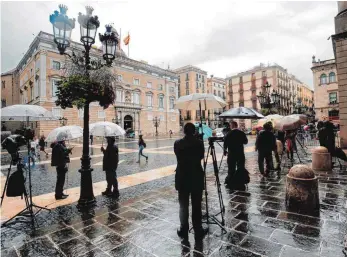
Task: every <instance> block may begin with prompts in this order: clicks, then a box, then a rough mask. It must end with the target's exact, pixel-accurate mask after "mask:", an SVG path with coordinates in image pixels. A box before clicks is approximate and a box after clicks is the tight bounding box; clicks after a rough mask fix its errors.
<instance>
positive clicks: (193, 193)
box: [174, 123, 207, 239]
mask: <svg viewBox="0 0 347 257" xmlns="http://www.w3.org/2000/svg"><path fill="white" fill-rule="evenodd" d="M184 134H185V136H184V137H183V138H182V139H179V140H177V141H176V142H175V144H174V151H175V154H176V158H177V168H176V174H175V188H176V190H177V191H178V201H179V205H180V211H179V216H180V222H181V227H180V229H179V230H177V234H178V236H179V237H181V238H183V239H187V238H188V230H189V223H188V217H189V197H191V200H192V223H193V228H194V232H195V237H196V238H202V237H203V236H204V235H205V234H206V232H207V230H206V229H204V228H203V227H202V222H201V218H202V214H201V201H202V191H203V190H204V171H203V168H202V165H201V160H202V159H204V152H205V148H204V143H203V141H201V140H199V139H198V138H196V136H195V135H194V134H195V126H194V124H192V123H187V124H186V125H185V126H184Z"/></svg>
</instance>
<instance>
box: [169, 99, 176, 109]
mask: <svg viewBox="0 0 347 257" xmlns="http://www.w3.org/2000/svg"><path fill="white" fill-rule="evenodd" d="M174 108H175V98H174V97H170V110H173V109H174Z"/></svg>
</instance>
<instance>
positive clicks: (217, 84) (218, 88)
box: [207, 75, 227, 128]
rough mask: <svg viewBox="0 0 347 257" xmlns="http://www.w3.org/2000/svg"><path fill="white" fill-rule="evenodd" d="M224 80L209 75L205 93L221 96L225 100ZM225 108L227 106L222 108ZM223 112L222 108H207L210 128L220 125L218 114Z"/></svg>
mask: <svg viewBox="0 0 347 257" xmlns="http://www.w3.org/2000/svg"><path fill="white" fill-rule="evenodd" d="M226 88H227V86H226V81H225V79H223V78H218V77H214V76H213V75H211V77H210V78H208V79H207V93H210V94H214V95H215V96H219V97H221V98H222V99H223V100H225V101H226V96H227V91H226V90H227V89H226ZM224 109H227V108H224ZM222 112H223V108H220V109H214V110H209V112H208V120H209V125H210V127H211V128H216V127H220V126H222V121H221V120H220V119H219V115H220V114H221V113H222Z"/></svg>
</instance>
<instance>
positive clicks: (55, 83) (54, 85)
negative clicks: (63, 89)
mask: <svg viewBox="0 0 347 257" xmlns="http://www.w3.org/2000/svg"><path fill="white" fill-rule="evenodd" d="M57 82H58V81H57V80H55V79H53V80H52V96H57V91H58V85H57Z"/></svg>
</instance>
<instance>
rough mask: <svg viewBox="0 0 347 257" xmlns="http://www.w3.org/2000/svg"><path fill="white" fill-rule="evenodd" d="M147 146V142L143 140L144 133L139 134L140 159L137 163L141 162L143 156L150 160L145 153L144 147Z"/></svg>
mask: <svg viewBox="0 0 347 257" xmlns="http://www.w3.org/2000/svg"><path fill="white" fill-rule="evenodd" d="M145 148H146V143H145V141H144V140H143V137H142V135H139V160H138V161H137V163H140V158H141V156H143V157H145V158H146V162H147V161H148V156H146V155H144V154H143V149H145Z"/></svg>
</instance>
